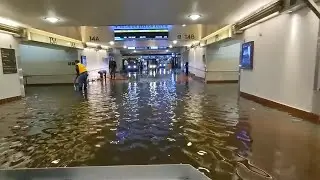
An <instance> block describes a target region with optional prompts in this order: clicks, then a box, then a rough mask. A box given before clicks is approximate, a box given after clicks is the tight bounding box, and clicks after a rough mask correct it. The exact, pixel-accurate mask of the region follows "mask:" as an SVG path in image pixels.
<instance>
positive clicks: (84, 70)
mask: <svg viewBox="0 0 320 180" xmlns="http://www.w3.org/2000/svg"><path fill="white" fill-rule="evenodd" d="M77 66H78V68H79V74H82V73H84V72H87V68H86V66H85V65H83V64H81V63H78V64H77Z"/></svg>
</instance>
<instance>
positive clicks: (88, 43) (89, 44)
mask: <svg viewBox="0 0 320 180" xmlns="http://www.w3.org/2000/svg"><path fill="white" fill-rule="evenodd" d="M86 45H87V46H90V47H97V46H98V45H99V44H96V43H92V42H86Z"/></svg>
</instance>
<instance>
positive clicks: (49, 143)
mask: <svg viewBox="0 0 320 180" xmlns="http://www.w3.org/2000/svg"><path fill="white" fill-rule="evenodd" d="M147 75H148V74H146V76H147ZM149 75H151V76H156V74H155V71H153V72H149ZM176 78H177V75H176V74H170V75H168V76H163V79H154V78H149V79H143V78H139V80H137V81H135V80H133V81H129V82H126V81H124V82H121V81H106V82H96V83H93V84H91V85H90V87H89V89H88V99H83V98H82V97H81V96H78V95H77V94H76V93H75V92H74V91H73V90H72V88H71V91H70V90H69V87H66V88H57V87H50V88H47V89H41V88H40V89H39V88H38V89H36V88H35V89H34V91H33V92H32V91H31V92H30V94H29V95H28V97H27V100H26V103H27V109H25V110H26V111H25V113H24V112H23V113H20V114H19V113H18V114H19V119H21V120H22V121H19V122H18V125H19V126H17V127H16V128H14V127H12V132H13V134H12V135H10V136H7V137H5V138H2V139H0V153H1V154H2V155H3V156H2V157H1V159H0V165H1V167H2V168H8V167H15V168H17V167H50V166H60V167H63V166H85V165H126V164H163V163H167V164H171V163H187V164H191V165H193V166H195V167H196V168H198V169H199V170H201V171H202V172H204V173H206V174H208V175H209V176H210V177H212V178H214V179H218V178H220V177H221V178H224V179H232V178H234V177H237V178H238V179H239V178H240V176H239V174H237V171H238V168H239V166H245V167H247V169H249V171H252V172H254V173H258V174H260V175H261V176H264V177H267V176H268V174H267V173H265V172H264V171H263V170H261V169H259V168H257V167H255V166H254V165H252V163H249V162H248V160H247V159H246V158H247V156H248V154H249V152H250V151H251V144H252V141H250V139H251V137H250V125H249V124H248V123H247V122H240V119H243V118H246V114H241V113H240V111H239V109H238V106H237V103H236V98H234V97H229V96H224V97H223V98H222V99H221V98H220V99H218V98H216V97H215V96H212V95H211V94H210V92H206V90H205V87H204V86H203V84H201V83H197V82H190V83H189V84H176V80H177V79H176ZM36 93H39V94H40V95H39V96H37V98H35V96H34V94H36ZM23 127H25V128H23ZM52 162H55V163H52ZM239 163H240V164H241V165H239Z"/></svg>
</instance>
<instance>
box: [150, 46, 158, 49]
mask: <svg viewBox="0 0 320 180" xmlns="http://www.w3.org/2000/svg"><path fill="white" fill-rule="evenodd" d="M150 49H158V46H151V47H150Z"/></svg>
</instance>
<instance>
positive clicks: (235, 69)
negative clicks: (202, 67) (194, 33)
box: [206, 40, 241, 81]
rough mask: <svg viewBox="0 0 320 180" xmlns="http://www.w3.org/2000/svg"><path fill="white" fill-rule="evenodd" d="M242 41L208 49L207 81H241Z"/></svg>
mask: <svg viewBox="0 0 320 180" xmlns="http://www.w3.org/2000/svg"><path fill="white" fill-rule="evenodd" d="M240 46H241V44H240V41H238V40H229V41H226V42H222V43H218V44H214V45H210V46H207V47H206V57H207V73H206V74H207V75H206V80H207V81H228V80H238V79H239V59H240Z"/></svg>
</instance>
